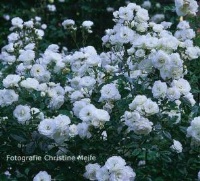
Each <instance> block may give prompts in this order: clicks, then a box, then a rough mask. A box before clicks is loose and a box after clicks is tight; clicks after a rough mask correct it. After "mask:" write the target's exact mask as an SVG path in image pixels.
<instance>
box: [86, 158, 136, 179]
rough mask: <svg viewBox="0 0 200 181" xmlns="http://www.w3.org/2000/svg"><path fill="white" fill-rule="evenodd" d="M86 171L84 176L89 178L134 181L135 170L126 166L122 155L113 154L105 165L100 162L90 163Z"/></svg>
mask: <svg viewBox="0 0 200 181" xmlns="http://www.w3.org/2000/svg"><path fill="white" fill-rule="evenodd" d="M85 169H86V172H85V174H84V177H86V178H87V179H89V180H98V181H107V180H110V181H116V180H123V181H134V179H135V176H136V174H135V172H134V171H133V169H132V168H131V167H129V166H126V162H125V160H124V159H123V158H121V157H120V156H112V157H110V158H108V159H107V161H106V162H105V165H104V166H102V167H101V166H100V165H99V164H98V163H94V164H88V165H86V167H85Z"/></svg>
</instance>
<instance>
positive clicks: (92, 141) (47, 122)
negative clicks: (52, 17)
mask: <svg viewBox="0 0 200 181" xmlns="http://www.w3.org/2000/svg"><path fill="white" fill-rule="evenodd" d="M147 5H148V4H147V3H146V6H147ZM143 6H144V5H143ZM195 6H196V5H195ZM48 8H49V10H50V11H55V7H54V6H48ZM191 9H192V8H191V7H190V11H192V10H191ZM179 11H181V8H180V7H179ZM190 11H186V10H185V9H184V12H190ZM194 11H195V12H196V9H195V8H194ZM192 14H194V13H192ZM113 16H114V19H113V20H114V23H115V25H114V27H113V28H112V29H107V30H106V32H105V35H104V36H103V37H102V41H103V46H104V51H101V52H97V50H96V49H95V47H93V46H84V47H82V48H77V49H76V50H73V51H68V50H67V49H66V48H63V49H61V48H60V47H59V46H58V45H57V44H51V45H49V46H48V47H47V48H46V49H45V50H44V51H41V50H40V43H41V42H42V41H43V36H44V35H45V32H44V29H43V24H42V23H41V21H40V20H38V19H37V18H36V19H34V20H29V21H23V20H22V19H21V18H19V17H15V18H13V19H12V27H11V28H10V30H11V33H10V34H9V35H8V44H7V45H5V46H4V47H3V48H2V51H1V54H0V60H1V64H0V68H1V76H0V79H1V84H0V88H1V89H0V106H1V112H0V115H1V117H0V118H1V121H0V135H1V136H0V140H1V142H2V146H1V148H0V153H1V158H2V161H1V170H2V171H1V177H2V179H7V180H31V179H33V180H34V181H36V180H42V179H43V180H46V181H48V180H51V179H57V180H59V179H60V180H70V181H71V180H85V179H89V180H101V181H103V180H105V181H106V180H111V181H117V180H119V181H129V180H134V179H135V180H169V179H173V180H191V181H192V180H195V179H198V172H199V167H200V157H199V151H200V147H199V146H200V144H199V143H200V137H199V135H200V119H199V111H198V109H199V107H198V106H199V105H198V104H197V103H196V101H195V99H194V97H193V94H192V88H191V85H190V83H189V82H188V81H187V80H186V79H185V76H186V75H187V73H188V72H189V71H190V70H188V69H187V66H186V65H188V64H192V63H193V60H195V59H198V57H199V56H200V48H199V47H198V46H195V43H194V42H193V39H194V38H195V36H196V34H195V32H194V30H193V29H191V28H190V24H189V22H187V21H180V22H179V23H178V24H177V27H176V29H175V30H174V29H170V27H171V25H172V23H171V22H165V21H164V22H161V23H156V22H152V21H151V18H150V17H149V14H148V11H147V10H146V9H143V8H141V7H140V6H138V5H136V4H135V3H129V4H127V6H125V7H120V8H119V10H118V11H115V12H113ZM62 26H63V29H64V31H66V32H68V33H69V34H70V35H71V36H72V38H73V39H74V40H77V39H75V38H76V35H77V32H78V31H81V32H82V38H83V42H84V43H83V44H86V42H85V38H86V36H87V34H88V33H91V32H92V27H93V22H92V21H90V20H87V21H84V22H83V23H81V26H78V25H77V24H76V22H75V21H74V20H71V19H66V20H64V21H63V23H62ZM78 46H79V45H78ZM13 147H14V150H13ZM11 150H12V151H11ZM7 155H17V156H20V155H21V156H31V155H40V156H42V157H44V156H45V155H49V156H52V157H55V156H56V158H55V160H51V161H45V160H42V161H22V160H21V161H20V160H15V161H12V160H8V159H7V158H8V157H7ZM66 155H67V156H71V157H73V156H75V157H77V156H79V155H85V156H87V155H93V156H95V157H96V160H92V161H91V162H90V160H89V161H88V160H84V159H82V160H81V159H79V160H75V161H69V162H66V161H62V160H60V158H62V156H66Z"/></svg>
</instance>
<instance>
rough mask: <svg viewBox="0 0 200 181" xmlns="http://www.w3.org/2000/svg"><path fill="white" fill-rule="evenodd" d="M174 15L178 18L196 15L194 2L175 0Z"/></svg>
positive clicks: (196, 6)
mask: <svg viewBox="0 0 200 181" xmlns="http://www.w3.org/2000/svg"><path fill="white" fill-rule="evenodd" d="M175 6H176V13H177V15H178V16H186V15H188V14H189V15H196V13H197V11H198V4H197V2H196V1H195V0H175Z"/></svg>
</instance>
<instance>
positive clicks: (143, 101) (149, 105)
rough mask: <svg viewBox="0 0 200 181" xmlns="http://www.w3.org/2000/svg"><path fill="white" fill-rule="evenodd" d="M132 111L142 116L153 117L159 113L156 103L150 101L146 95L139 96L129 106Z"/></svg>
mask: <svg viewBox="0 0 200 181" xmlns="http://www.w3.org/2000/svg"><path fill="white" fill-rule="evenodd" d="M129 109H130V110H131V111H135V110H136V111H138V112H139V113H140V114H141V115H145V116H151V115H154V114H157V113H158V112H159V107H158V104H157V103H156V102H153V101H152V100H151V99H148V98H147V97H146V96H145V95H137V96H136V97H135V98H134V99H133V101H132V103H131V104H129Z"/></svg>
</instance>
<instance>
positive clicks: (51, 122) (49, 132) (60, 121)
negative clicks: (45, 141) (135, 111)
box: [38, 115, 77, 144]
mask: <svg viewBox="0 0 200 181" xmlns="http://www.w3.org/2000/svg"><path fill="white" fill-rule="evenodd" d="M70 123H71V120H70V118H69V117H68V116H66V115H58V116H57V117H55V118H47V119H44V120H42V121H41V122H40V124H39V125H38V131H39V133H40V134H42V135H45V136H47V137H48V138H52V139H54V140H55V142H56V143H58V144H61V143H63V142H64V141H65V140H67V139H68V138H69V137H70V134H69V133H70V131H72V130H74V131H75V132H74V133H73V134H74V135H76V134H77V132H76V130H75V129H74V128H70V127H71V125H70ZM71 134H72V133H71Z"/></svg>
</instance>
